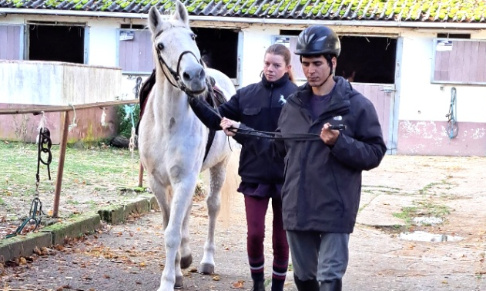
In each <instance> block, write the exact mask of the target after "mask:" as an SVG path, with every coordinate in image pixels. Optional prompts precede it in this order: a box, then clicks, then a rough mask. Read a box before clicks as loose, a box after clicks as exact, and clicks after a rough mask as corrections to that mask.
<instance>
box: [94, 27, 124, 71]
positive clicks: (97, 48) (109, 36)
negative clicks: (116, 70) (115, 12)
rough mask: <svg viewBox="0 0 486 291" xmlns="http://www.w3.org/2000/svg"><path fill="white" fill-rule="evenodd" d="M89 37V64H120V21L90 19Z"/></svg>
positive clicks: (114, 65) (112, 65)
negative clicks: (118, 29) (118, 33)
mask: <svg viewBox="0 0 486 291" xmlns="http://www.w3.org/2000/svg"><path fill="white" fill-rule="evenodd" d="M88 26H89V39H88V65H95V66H109V67H116V66H118V35H117V32H118V31H117V28H119V27H120V24H119V23H118V22H115V21H113V20H111V21H110V20H108V21H107V20H104V21H90V22H88Z"/></svg>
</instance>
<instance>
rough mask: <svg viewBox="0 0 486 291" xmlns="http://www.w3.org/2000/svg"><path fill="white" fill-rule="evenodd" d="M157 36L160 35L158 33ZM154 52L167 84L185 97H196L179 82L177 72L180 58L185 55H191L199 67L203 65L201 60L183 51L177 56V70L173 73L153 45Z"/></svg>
mask: <svg viewBox="0 0 486 291" xmlns="http://www.w3.org/2000/svg"><path fill="white" fill-rule="evenodd" d="M159 35H160V33H159ZM157 36H158V35H157ZM157 36H156V37H157ZM155 50H156V51H157V58H158V59H159V64H160V66H161V67H162V72H164V75H165V77H166V78H167V80H169V83H170V84H171V85H172V86H173V87H175V88H178V89H180V90H181V91H183V92H184V93H186V94H187V95H190V96H195V95H197V94H195V93H196V92H193V91H191V90H189V89H188V88H187V87H186V85H185V84H184V83H183V82H182V81H181V78H180V77H179V70H180V65H181V61H182V57H183V56H184V55H186V54H191V55H193V56H194V58H195V59H196V60H197V62H198V63H200V64H201V65H203V63H202V61H201V59H198V58H197V56H196V55H195V54H194V53H193V52H192V51H183V52H182V53H181V54H180V55H179V59H178V60H177V68H176V69H177V70H176V71H174V70H173V69H172V68H171V67H169V65H167V63H166V62H165V60H164V59H163V58H162V54H161V52H160V49H159V48H158V46H157V45H155ZM164 68H165V69H167V71H169V73H170V75H171V77H172V78H170V77H169V76H168V75H167V72H166V70H165V69H164Z"/></svg>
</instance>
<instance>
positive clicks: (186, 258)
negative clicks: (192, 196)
mask: <svg viewBox="0 0 486 291" xmlns="http://www.w3.org/2000/svg"><path fill="white" fill-rule="evenodd" d="M191 208H192V202H191V204H190V205H189V208H188V209H187V212H186V215H185V217H184V221H183V222H182V232H181V235H182V239H181V247H180V253H181V268H182V269H187V268H189V266H190V265H191V264H192V251H191V248H190V246H189V241H190V240H189V236H190V234H189V220H190V217H191Z"/></svg>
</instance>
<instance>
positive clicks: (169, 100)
mask: <svg viewBox="0 0 486 291" xmlns="http://www.w3.org/2000/svg"><path fill="white" fill-rule="evenodd" d="M156 80H157V81H156V83H155V86H154V89H155V90H154V93H155V96H154V97H155V98H154V101H153V102H154V109H155V112H157V115H156V116H157V117H156V118H159V119H161V120H162V122H164V123H165V122H173V121H176V123H175V124H178V125H181V124H184V123H185V122H187V121H189V120H191V119H192V118H191V115H190V114H189V104H188V102H187V98H188V97H187V96H186V93H184V92H182V91H181V90H180V89H178V88H176V87H174V86H173V85H172V84H171V83H170V82H169V80H168V79H167V77H166V76H165V75H164V73H163V72H162V71H160V70H158V71H157V76H156ZM172 119H176V120H173V121H171V120H172Z"/></svg>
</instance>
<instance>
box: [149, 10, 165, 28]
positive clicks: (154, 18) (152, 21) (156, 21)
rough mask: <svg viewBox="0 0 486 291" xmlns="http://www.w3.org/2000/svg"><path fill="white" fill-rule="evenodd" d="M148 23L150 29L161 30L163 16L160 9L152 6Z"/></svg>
mask: <svg viewBox="0 0 486 291" xmlns="http://www.w3.org/2000/svg"><path fill="white" fill-rule="evenodd" d="M148 23H149V28H150V31H152V33H153V32H155V31H159V30H160V29H161V27H162V17H161V16H160V13H159V10H157V8H156V7H155V6H152V8H150V11H149V15H148Z"/></svg>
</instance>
